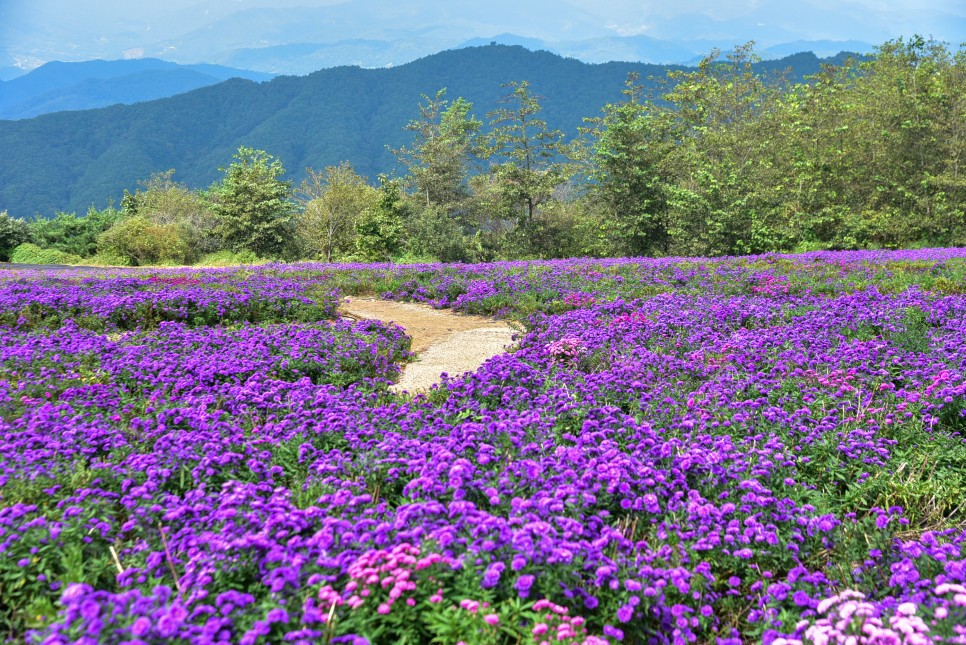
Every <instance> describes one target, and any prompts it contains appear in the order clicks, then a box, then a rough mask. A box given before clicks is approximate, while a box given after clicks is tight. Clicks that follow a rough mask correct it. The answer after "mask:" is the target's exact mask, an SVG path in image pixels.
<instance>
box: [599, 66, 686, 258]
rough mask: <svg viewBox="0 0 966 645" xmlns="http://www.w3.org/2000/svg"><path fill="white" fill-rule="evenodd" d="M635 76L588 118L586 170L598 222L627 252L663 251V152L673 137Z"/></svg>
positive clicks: (667, 151) (666, 234)
mask: <svg viewBox="0 0 966 645" xmlns="http://www.w3.org/2000/svg"><path fill="white" fill-rule="evenodd" d="M638 81H639V78H638V77H637V76H636V75H634V74H631V75H629V76H628V78H627V82H626V83H625V86H626V88H625V90H624V96H625V99H624V100H623V101H622V102H620V103H608V104H607V105H605V106H604V108H603V112H604V116H602V117H599V118H596V119H590V120H589V121H590V122H591V123H593V129H591V130H589V133H590V134H592V135H593V136H594V139H595V141H594V144H593V159H592V168H593V169H592V171H591V176H592V178H593V179H594V188H593V190H594V197H595V198H596V199H597V200H599V201H600V202H601V204H602V205H603V206H604V207H605V211H606V215H605V216H604V220H605V221H603V222H600V224H599V225H600V226H601V228H603V229H604V230H605V231H606V234H607V236H608V238H609V239H610V241H611V244H610V245H609V246H610V247H611V248H614V247H616V248H618V249H621V250H622V251H624V252H626V253H627V254H629V255H653V254H655V253H666V252H667V251H668V247H669V243H670V239H669V233H670V231H669V226H668V221H667V220H668V210H669V208H668V194H667V193H668V186H667V183H668V180H669V179H670V177H669V174H670V173H669V168H668V167H667V163H666V161H667V158H668V156H669V155H670V153H671V152H672V151H673V149H674V145H675V144H674V137H673V136H671V135H672V133H671V131H670V130H671V128H670V124H669V122H668V121H669V120H668V119H667V118H666V117H667V115H666V114H662V113H661V112H660V111H658V110H656V109H655V108H654V106H653V105H652V104H651V103H650V102H647V101H644V100H643V88H642V87H641V86H640V85H639V84H638Z"/></svg>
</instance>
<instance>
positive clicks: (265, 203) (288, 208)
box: [212, 146, 295, 258]
mask: <svg viewBox="0 0 966 645" xmlns="http://www.w3.org/2000/svg"><path fill="white" fill-rule="evenodd" d="M234 158H235V160H236V161H235V162H234V163H232V164H231V165H230V166H228V168H222V169H221V170H222V172H224V173H225V177H224V179H222V181H221V183H220V184H217V185H216V186H215V187H214V188H213V190H212V197H213V208H214V210H215V213H216V214H217V215H218V217H219V224H218V233H219V234H220V236H221V238H222V240H223V241H224V243H225V246H226V247H228V248H229V249H230V250H232V251H234V252H239V251H243V250H245V251H251V252H252V253H254V254H255V255H257V256H259V257H266V258H283V257H286V256H289V255H290V254H291V253H292V250H293V248H294V241H295V226H294V221H293V215H294V205H293V203H292V201H291V199H290V197H291V190H292V184H291V182H289V181H286V180H283V179H281V177H282V175H284V174H285V168H284V167H283V166H282V163H281V162H280V161H279V160H278V159H275V158H274V157H273V156H272V155H270V154H268V153H267V152H265V151H264V150H255V149H253V148H246V147H245V146H242V147H240V148H238V152H236V153H235V154H234Z"/></svg>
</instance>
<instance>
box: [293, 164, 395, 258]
mask: <svg viewBox="0 0 966 645" xmlns="http://www.w3.org/2000/svg"><path fill="white" fill-rule="evenodd" d="M306 175H307V176H306V178H305V180H304V181H303V182H302V184H301V186H300V187H299V189H298V191H297V192H296V199H297V200H298V201H299V202H300V203H301V204H302V212H301V214H300V215H299V216H298V217H297V229H298V235H299V238H300V239H301V241H302V244H303V246H304V248H305V250H306V251H307V252H308V254H309V255H310V256H311V257H313V258H321V259H324V260H325V261H326V262H331V261H332V258H333V256H334V255H335V254H336V253H338V252H340V251H344V250H346V249H348V248H349V245H350V244H351V242H352V240H353V237H354V234H355V224H356V221H357V220H358V219H359V218H360V217H361V215H362V213H364V212H366V211H367V210H371V209H372V208H374V207H375V206H376V205H377V203H378V200H379V199H380V194H379V191H378V190H376V189H375V188H373V187H372V186H370V185H369V184H367V183H366V180H365V179H363V178H362V177H361V176H359V175H358V174H357V173H356V172H355V170H353V169H352V166H351V165H350V164H349V162H347V161H344V162H342V163H341V164H339V165H338V166H328V167H326V168H325V170H323V171H321V172H317V171H315V170H313V169H311V168H307V169H306Z"/></svg>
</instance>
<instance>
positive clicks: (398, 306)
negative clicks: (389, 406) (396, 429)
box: [340, 298, 516, 394]
mask: <svg viewBox="0 0 966 645" xmlns="http://www.w3.org/2000/svg"><path fill="white" fill-rule="evenodd" d="M340 313H342V315H344V316H349V317H351V318H364V319H368V320H381V321H382V322H392V323H395V324H397V325H399V326H400V327H402V328H403V329H405V330H406V334H407V335H408V336H409V337H410V338H412V347H411V349H412V351H413V352H414V353H415V354H416V361H415V362H413V363H409V364H407V365H405V366H404V367H403V373H402V375H401V376H400V378H399V382H398V383H396V384H395V385H393V386H392V388H391V389H393V390H394V391H397V392H401V391H406V392H410V393H413V394H415V393H417V392H424V391H426V390H428V389H429V388H430V387H432V386H433V385H435V384H436V383H439V381H440V377H441V375H442V374H443V373H445V374H447V375H449V376H458V375H460V374H463V373H465V372H472V371H474V370H476V369H477V368H478V367H479V366H480V365H482V364H483V362H484V361H486V360H487V359H489V358H492V357H493V356H496V355H498V354H502V353H503V352H505V351H506V350H507V349H508V348H510V347H512V345H513V342H514V340H513V335H514V334H515V333H516V330H514V329H513V328H512V327H510V325H509V324H507V323H505V322H503V321H499V320H492V319H490V318H485V317H483V316H470V315H465V314H456V313H453V312H452V311H449V310H439V309H433V308H431V307H429V306H427V305H420V304H414V303H410V302H391V301H386V300H375V299H368V298H351V299H348V298H347V299H346V300H345V301H343V303H342V305H341V307H340Z"/></svg>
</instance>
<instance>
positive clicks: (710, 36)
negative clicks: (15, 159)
mask: <svg viewBox="0 0 966 645" xmlns="http://www.w3.org/2000/svg"><path fill="white" fill-rule="evenodd" d="M258 9H267V10H270V12H264V11H263V12H261V13H259V12H258V11H257V10H258ZM447 31H449V35H451V39H450V40H452V44H451V45H446V43H447V38H446V37H445V36H446V34H447ZM499 33H513V34H516V35H519V36H526V37H534V38H540V39H543V40H545V41H555V40H557V41H559V40H575V39H581V38H601V37H608V36H610V37H613V36H625V37H629V36H638V37H650V38H656V39H661V40H667V41H674V42H678V41H688V40H694V41H704V40H707V41H712V40H732V41H734V42H736V43H739V42H745V41H747V40H752V39H754V40H756V41H758V42H759V43H760V44H764V45H766V46H767V45H769V44H774V43H777V42H781V41H785V42H787V41H796V40H836V41H845V40H856V41H864V42H868V43H871V44H881V43H882V42H885V41H886V40H889V39H892V38H896V37H898V36H911V35H913V34H922V35H925V36H933V37H935V38H936V39H938V40H942V41H946V42H949V43H950V44H953V45H958V44H960V43H961V42H962V41H964V40H966V1H964V0H934V1H922V0H674V1H669V0H522V1H521V0H488V2H486V3H480V2H478V1H477V0H473V1H467V0H341V1H340V0H277V1H273V0H212V1H208V2H203V1H200V0H160V1H159V0H0V67H11V66H17V67H23V68H29V67H33V66H36V65H38V64H40V63H42V62H46V61H49V60H86V59H91V58H108V59H110V58H122V57H125V56H128V57H133V56H138V55H151V56H159V57H167V58H169V59H171V60H176V62H182V63H189V62H190V63H202V62H224V61H225V60H228V59H230V58H231V52H232V51H236V50H242V49H249V50H250V49H255V48H259V47H266V46H281V45H290V44H291V43H305V42H317V43H333V42H337V41H349V40H352V39H369V40H372V41H380V42H390V41H392V42H399V41H404V40H407V39H409V40H411V41H414V42H415V41H417V40H418V39H419V38H424V39H425V43H426V45H427V46H436V45H440V46H441V47H440V48H446V47H447V46H455V44H456V43H458V42H460V41H461V40H465V39H468V38H472V37H480V38H486V37H489V36H494V35H496V34H499ZM769 41H771V42H769ZM206 47H207V49H206ZM206 57H207V58H208V60H204V58H206Z"/></svg>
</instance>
